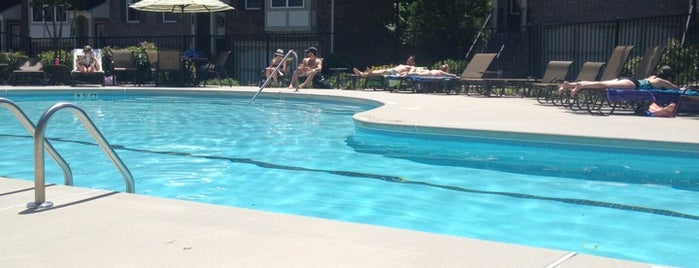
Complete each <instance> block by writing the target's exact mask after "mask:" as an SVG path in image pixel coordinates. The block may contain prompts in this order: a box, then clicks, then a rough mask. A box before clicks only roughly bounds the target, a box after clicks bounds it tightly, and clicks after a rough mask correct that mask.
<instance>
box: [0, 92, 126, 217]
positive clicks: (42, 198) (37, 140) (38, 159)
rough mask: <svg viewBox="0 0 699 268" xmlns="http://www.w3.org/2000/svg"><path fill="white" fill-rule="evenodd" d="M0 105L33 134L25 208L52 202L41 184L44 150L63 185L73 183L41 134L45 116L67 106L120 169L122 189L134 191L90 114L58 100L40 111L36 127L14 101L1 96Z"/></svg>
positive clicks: (66, 165)
mask: <svg viewBox="0 0 699 268" xmlns="http://www.w3.org/2000/svg"><path fill="white" fill-rule="evenodd" d="M0 107H4V108H7V109H8V110H10V112H12V113H13V114H14V115H15V117H16V118H17V120H19V122H20V123H21V124H22V125H24V128H26V129H27V131H29V133H30V134H32V136H34V199H35V200H34V202H30V203H28V204H27V208H29V209H37V208H49V207H51V206H53V203H52V202H49V201H46V185H45V177H46V174H45V169H44V168H45V165H44V150H46V151H47V152H48V153H49V155H51V157H52V158H53V159H54V160H55V161H56V163H58V165H59V166H60V167H61V169H62V170H63V177H64V181H65V184H66V185H73V173H72V171H71V169H70V166H68V163H66V161H65V159H63V157H62V156H61V155H60V154H59V153H58V152H57V151H56V149H55V148H54V147H53V145H51V143H50V142H49V141H48V140H47V139H46V138H45V137H44V134H45V132H46V127H47V126H48V122H49V119H51V116H53V114H55V113H56V112H57V111H59V110H61V109H69V110H70V111H71V112H72V113H73V114H74V115H75V116H76V117H77V118H78V119H79V120H80V121H81V122H82V123H83V125H84V126H85V128H86V129H87V131H88V132H89V133H90V135H92V137H93V138H94V139H95V141H97V144H98V145H99V146H100V148H102V150H103V151H104V152H105V153H106V154H107V157H109V159H110V160H111V161H112V163H113V164H114V166H116V168H117V169H118V170H119V172H121V175H122V176H123V177H124V182H125V183H126V191H127V192H129V193H134V192H135V190H134V183H133V176H132V175H131V171H129V169H128V168H127V167H126V165H125V164H124V162H123V161H122V160H121V158H119V155H117V154H116V152H115V151H114V149H113V148H112V146H111V145H110V144H109V142H107V140H106V139H105V138H104V136H103V135H102V133H101V132H100V131H99V129H97V126H95V124H94V123H93V122H92V120H90V117H89V116H88V115H87V113H85V111H83V110H82V109H80V107H78V106H76V105H75V104H72V103H67V102H59V103H56V104H54V105H53V106H51V107H50V108H49V109H47V110H46V111H45V112H44V114H42V115H41V118H39V123H38V124H37V126H34V124H33V123H32V122H31V120H29V117H27V115H26V114H25V113H24V111H22V109H21V108H19V106H17V104H15V103H14V102H13V101H11V100H9V99H5V98H0Z"/></svg>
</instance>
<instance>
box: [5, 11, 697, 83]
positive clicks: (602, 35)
mask: <svg viewBox="0 0 699 268" xmlns="http://www.w3.org/2000/svg"><path fill="white" fill-rule="evenodd" d="M687 18H688V16H687V15H678V16H666V17H656V18H643V19H633V20H614V21H600V22H591V23H577V24H550V25H534V26H528V27H523V28H522V30H521V31H520V33H514V34H513V33H506V34H502V33H497V32H496V31H495V30H494V29H482V30H483V34H482V35H480V37H481V38H480V39H478V40H476V41H475V42H473V43H471V42H469V43H468V44H460V45H459V46H457V49H455V51H453V52H450V53H451V54H450V55H452V56H453V58H452V59H456V60H458V59H465V58H466V55H467V53H468V52H469V50H472V51H471V54H470V55H471V56H472V55H473V54H474V53H477V52H501V55H500V57H499V58H498V59H497V60H496V61H495V63H494V64H493V65H492V66H491V67H492V68H493V69H495V70H501V71H502V72H497V73H502V74H503V75H505V76H509V77H528V76H535V77H537V76H538V77H540V76H541V74H542V73H543V71H544V69H545V67H546V64H547V63H548V62H549V61H550V60H570V61H573V62H574V65H573V67H572V68H571V72H570V73H571V77H569V79H572V78H574V76H575V75H576V74H577V72H578V71H579V68H580V66H581V65H582V64H583V63H584V62H586V61H607V60H608V59H609V56H610V55H611V52H612V50H613V48H614V47H615V46H617V45H634V49H633V51H632V54H631V56H630V58H631V59H633V58H635V57H638V56H641V55H643V53H644V52H645V50H646V49H647V48H649V47H652V46H657V45H667V46H669V47H672V49H668V50H667V51H666V53H665V55H664V60H663V61H661V63H662V64H671V65H674V66H673V67H675V68H676V69H677V68H679V69H681V70H678V71H683V72H686V73H689V75H686V76H684V77H685V78H684V79H685V80H683V81H678V83H682V84H684V83H691V82H695V81H699V72H698V71H697V65H698V64H699V63H697V61H698V60H697V57H699V56H696V54H697V52H696V50H697V49H698V48H699V44H695V43H692V42H696V40H698V39H699V37H697V36H696V35H697V31H695V32H694V33H693V34H692V32H691V31H689V32H688V31H687V30H688V29H692V27H696V28H699V25H697V23H696V19H695V21H694V22H693V24H694V25H690V26H689V27H687V25H688V24H687ZM473 32H474V33H477V32H478V29H475V30H474V31H473ZM410 34H420V33H403V34H401V35H400V36H402V38H399V37H398V36H399V35H397V34H396V33H393V32H389V31H373V32H349V33H336V34H330V33H317V34H260V35H226V36H203V35H194V36H189V35H187V36H183V35H172V36H133V37H116V36H101V37H90V38H83V39H79V38H61V39H59V40H52V39H46V38H27V37H22V36H17V35H11V34H7V33H2V32H0V50H4V51H23V52H24V53H26V54H27V55H30V56H35V55H37V54H38V53H40V52H43V51H52V50H54V49H65V50H70V49H73V48H79V47H82V46H84V45H85V44H91V45H92V46H93V47H97V48H102V47H107V46H109V47H122V48H123V47H129V46H136V45H138V44H139V43H141V42H144V41H146V42H151V43H154V44H156V45H157V47H158V48H161V49H180V50H181V51H184V50H190V49H195V50H198V51H201V52H202V53H203V54H204V56H206V57H209V58H212V59H213V57H214V56H215V55H216V54H217V53H218V52H220V51H232V54H231V57H230V59H229V64H228V68H229V74H230V75H231V77H233V78H234V79H236V80H238V81H239V82H240V84H242V85H252V84H256V83H257V82H258V81H259V79H260V76H261V70H262V69H264V67H265V66H266V65H267V64H268V63H269V60H270V59H271V57H272V52H273V51H274V50H276V49H277V48H282V49H284V50H289V49H294V50H295V51H297V52H302V51H303V50H304V49H305V48H306V47H309V46H315V47H317V48H318V49H319V50H320V53H319V55H318V56H319V57H323V58H324V59H325V60H324V66H325V67H347V68H351V67H358V68H364V67H368V66H374V65H383V64H389V63H400V62H402V61H403V59H405V58H406V57H407V56H408V55H411V54H415V55H417V56H418V59H424V60H422V61H420V60H418V63H419V64H420V65H422V66H431V65H432V64H434V62H431V61H437V60H442V59H431V58H430V57H429V56H428V55H430V53H427V52H426V51H420V50H421V49H419V48H417V46H415V45H413V44H410V43H409V42H406V41H404V40H410V38H405V36H407V35H410ZM688 34H689V35H690V36H687V35H688ZM692 35H693V36H692ZM445 38H447V37H446V36H445ZM683 39H684V40H687V41H686V42H687V44H684V45H678V44H679V41H680V40H683ZM673 40H674V41H673ZM692 40H695V41H692ZM438 41H439V40H436V41H435V42H438ZM443 41H444V42H446V41H447V40H446V39H445V40H443ZM673 42H674V43H673ZM471 45H474V46H473V48H471ZM428 49H429V48H428ZM422 50H424V48H423V49H422ZM299 56H301V57H302V56H303V55H302V53H299ZM629 62H630V63H632V64H633V63H637V62H638V61H629ZM633 67H635V66H630V68H628V69H631V70H632V69H633ZM454 71H460V70H454Z"/></svg>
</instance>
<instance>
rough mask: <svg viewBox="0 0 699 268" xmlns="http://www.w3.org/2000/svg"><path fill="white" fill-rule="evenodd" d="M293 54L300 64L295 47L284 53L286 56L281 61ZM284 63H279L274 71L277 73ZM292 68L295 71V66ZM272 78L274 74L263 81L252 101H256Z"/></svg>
mask: <svg viewBox="0 0 699 268" xmlns="http://www.w3.org/2000/svg"><path fill="white" fill-rule="evenodd" d="M291 54H293V55H294V60H295V61H296V65H298V60H299V56H298V55H296V52H295V51H294V50H293V49H290V50H289V52H287V53H286V55H284V58H282V60H281V62H284V61H285V60H286V59H287V58H289V56H290V55H291ZM282 65H283V64H278V65H277V67H274V71H273V72H272V73H277V72H278V71H279V68H281V67H282ZM296 65H294V64H292V65H291V66H296ZM292 70H293V71H294V72H295V71H296V68H294V69H292ZM271 80H272V76H271V75H270V76H269V77H267V79H265V82H263V83H262V85H260V89H258V90H257V92H256V93H255V95H254V96H252V98H251V99H250V102H253V101H255V98H257V95H259V94H260V92H262V90H263V89H264V88H265V87H267V84H269V81H271Z"/></svg>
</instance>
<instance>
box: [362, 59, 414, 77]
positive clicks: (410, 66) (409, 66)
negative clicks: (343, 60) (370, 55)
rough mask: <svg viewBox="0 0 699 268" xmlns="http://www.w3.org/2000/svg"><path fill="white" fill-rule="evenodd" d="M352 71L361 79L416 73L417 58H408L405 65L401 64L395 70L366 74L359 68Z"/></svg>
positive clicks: (368, 71)
mask: <svg viewBox="0 0 699 268" xmlns="http://www.w3.org/2000/svg"><path fill="white" fill-rule="evenodd" d="M352 71H353V72H354V74H356V75H357V76H359V77H369V76H383V75H401V74H405V73H409V72H411V71H415V56H412V55H411V56H410V57H408V60H406V61H405V64H399V65H398V66H395V67H393V68H388V69H379V70H368V69H367V70H366V71H364V72H362V71H359V69H357V68H353V69H352Z"/></svg>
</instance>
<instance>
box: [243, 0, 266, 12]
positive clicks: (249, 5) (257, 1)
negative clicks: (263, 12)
mask: <svg viewBox="0 0 699 268" xmlns="http://www.w3.org/2000/svg"><path fill="white" fill-rule="evenodd" d="M245 9H247V10H258V9H262V0H245Z"/></svg>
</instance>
